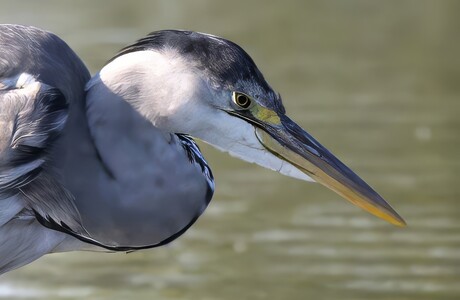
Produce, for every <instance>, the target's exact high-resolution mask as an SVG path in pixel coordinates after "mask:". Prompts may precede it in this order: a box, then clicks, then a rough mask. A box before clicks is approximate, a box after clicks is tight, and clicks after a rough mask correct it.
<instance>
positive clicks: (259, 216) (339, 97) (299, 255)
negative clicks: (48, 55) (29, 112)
mask: <svg viewBox="0 0 460 300" xmlns="http://www.w3.org/2000/svg"><path fill="white" fill-rule="evenodd" d="M0 22H2V23H22V24H33V25H35V26H38V27H42V28H45V29H48V30H50V31H53V32H55V33H57V34H58V35H59V36H60V37H62V38H63V39H64V40H65V41H67V42H68V43H69V44H70V46H71V47H72V48H73V49H74V50H75V51H76V52H77V53H78V54H79V55H80V57H81V58H82V59H83V60H84V61H85V62H86V64H87V66H88V67H89V68H90V69H91V71H92V72H93V73H94V72H96V71H97V70H98V69H99V68H100V67H101V66H102V65H103V64H104V63H105V62H106V61H107V60H108V59H109V58H110V57H111V56H112V55H113V54H114V53H115V52H116V51H117V50H118V49H119V48H121V47H122V46H124V45H126V44H128V43H131V42H133V41H134V40H135V39H137V38H140V37H142V36H143V35H145V34H146V33H148V32H150V31H154V30H159V29H166V28H179V29H189V30H197V31H202V32H207V33H212V34H216V35H220V36H224V37H226V38H228V39H230V40H233V41H235V42H236V43H238V44H240V45H241V46H242V47H243V48H244V49H246V50H247V51H248V52H249V54H250V55H251V56H252V57H253V58H254V60H255V61H256V63H257V64H258V65H259V67H260V69H261V70H262V72H263V73H264V74H265V76H266V78H267V80H268V81H269V82H270V84H271V85H272V86H273V87H274V88H275V89H276V90H277V91H278V92H280V93H281V94H282V96H283V101H284V104H285V106H286V109H287V112H288V114H289V115H290V116H291V117H292V118H293V119H294V120H296V121H297V122H298V123H299V124H300V125H302V126H303V127H304V128H305V129H306V130H307V131H309V132H310V133H311V134H312V135H314V136H315V137H316V138H318V139H319V140H320V141H321V142H322V143H323V144H324V145H326V146H327V147H328V148H329V149H330V150H331V151H332V152H333V153H335V154H336V155H337V156H338V157H340V158H341V159H342V160H343V161H344V162H345V163H347V164H348V165H349V166H350V167H352V168H353V169H354V170H355V171H356V172H357V173H358V174H360V175H361V176H362V177H363V178H364V179H365V180H366V181H368V183H370V184H371V185H372V186H373V187H374V188H375V189H376V190H377V191H379V192H380V193H381V194H382V195H383V196H384V197H385V198H386V199H387V200H388V201H389V202H390V203H391V204H392V205H393V206H394V207H395V208H396V209H397V211H398V212H399V213H400V214H401V215H402V216H404V217H405V218H406V220H407V222H408V224H409V226H408V227H407V228H405V229H400V228H396V227H393V226H391V225H389V224H386V223H384V222H383V221H380V220H378V219H376V218H374V217H372V216H370V215H368V214H366V213H364V212H363V211H361V210H359V209H357V208H355V207H353V206H352V205H350V204H349V203H346V201H344V200H342V199H340V197H339V196H337V195H335V194H334V193H332V192H330V191H329V190H327V189H325V188H323V187H321V186H320V185H317V184H310V183H305V182H301V181H296V180H294V179H290V178H287V177H283V176H281V175H279V174H277V173H274V172H271V171H268V170H265V169H262V168H259V167H257V166H254V165H251V164H247V163H244V162H240V161H239V160H236V159H233V158H231V157H229V156H227V155H225V154H222V153H220V152H218V151H216V150H214V149H212V148H210V147H209V146H206V145H203V146H202V150H203V152H204V154H205V156H206V157H207V158H208V161H209V163H210V164H211V166H212V167H213V171H214V175H215V177H216V189H217V190H216V193H215V196H214V199H213V201H212V202H211V205H210V207H209V208H208V210H207V211H206V213H205V214H204V215H203V216H202V217H201V218H200V219H199V221H198V222H197V224H196V225H195V226H194V227H192V229H191V230H190V231H188V232H187V233H186V234H185V235H184V236H183V237H181V238H180V239H179V240H177V241H175V242H173V243H172V244H171V245H169V246H167V247H163V248H159V249H155V250H150V251H143V252H138V253H131V254H98V253H82V252H75V253H65V254H57V255H49V256H47V257H45V258H43V259H40V260H39V261H37V262H34V263H32V264H31V265H29V266H27V267H25V268H22V269H20V270H17V271H14V272H11V273H9V274H7V275H6V276H3V277H1V278H0V298H2V299H30V298H33V299H141V300H142V299H199V300H214V299H240V300H244V299H251V300H255V299H290V300H297V299H350V300H352V299H353V300H359V299H363V300H364V299H374V300H380V299H397V300H398V299H401V300H402V299H417V300H422V299H430V300H431V299H460V285H459V283H460V203H459V201H460V180H459V174H460V155H459V146H460V117H459V113H460V59H459V55H460V2H459V1H355V0H353V1H340V0H337V1H242V0H238V1H235V0H233V1H212V0H201V1H166V0H165V1H119V0H117V1H108V0H104V1H102V0H98V1H45V0H42V1H1V0H0Z"/></svg>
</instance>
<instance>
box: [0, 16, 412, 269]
mask: <svg viewBox="0 0 460 300" xmlns="http://www.w3.org/2000/svg"><path fill="white" fill-rule="evenodd" d="M0 124H1V131H0V274H2V273H5V272H8V271H11V270H13V269H16V268H19V267H21V266H24V265H26V264H28V263H30V262H32V261H34V260H36V259H38V258H40V257H41V256H43V255H45V254H48V253H55V252H65V251H75V250H90V251H107V252H113V251H125V252H129V251H135V250H140V249H147V248H154V247H158V246H161V245H165V244H167V243H169V242H171V241H173V240H174V239H176V238H177V237H179V236H180V235H182V234H183V233H184V232H185V231H186V230H187V229H188V228H190V226H192V224H193V223H194V222H195V221H196V220H197V219H198V217H199V216H200V215H201V214H202V213H203V211H204V210H205V208H206V207H207V206H208V204H209V202H210V200H211V198H212V196H213V192H214V177H213V174H212V171H211V169H210V167H209V165H208V163H207V162H206V160H205V158H204V157H203V155H202V153H201V151H200V149H199V147H198V145H197V144H196V142H195V139H197V140H201V141H203V142H205V143H208V144H210V145H212V146H214V147H215V148H217V149H219V150H221V151H224V152H227V153H229V154H230V155H232V156H234V157H237V158H240V159H242V160H245V161H248V162H251V163H255V164H258V165H260V166H262V167H265V168H268V169H271V170H274V171H276V172H279V173H281V174H283V175H286V176H290V177H293V178H297V179H301V180H305V181H315V182H318V183H321V184H322V185H324V186H326V187H328V188H329V189H331V190H333V191H334V192H336V193H338V194H339V195H341V196H342V197H343V198H345V199H347V200H349V201H350V202H352V203H353V204H355V205H357V206H358V207H361V208H362V209H364V210H366V211H368V212H370V213H372V214H374V215H375V216H377V217H380V218H382V219H384V220H386V221H388V222H390V223H392V224H394V225H398V226H404V225H405V221H404V220H403V218H401V217H400V216H399V215H398V214H397V213H396V211H395V210H394V209H393V208H392V207H391V206H390V205H389V204H388V203H387V202H386V201H385V200H384V199H383V198H382V197H381V196H380V195H379V194H378V193H377V192H375V191H374V190H373V189H372V188H371V187H370V186H369V185H368V184H366V183H365V182H364V181H363V180H362V179H361V178H360V177H358V175H356V174H355V173H354V172H353V171H352V170H351V169H350V168H348V167H347V166H346V165H345V164H343V163H342V162H341V161H340V160H339V159H338V158H336V157H335V156H334V155H333V154H332V153H331V152H330V151H328V150H327V149H326V148H325V147H324V146H322V145H321V144H320V143H319V142H318V141H317V140H316V139H315V138H313V137H312V136H311V135H310V134H309V133H307V132H306V131H305V130H303V129H302V128H301V127H300V126H299V125H297V124H296V123H295V122H294V121H292V120H291V119H290V118H289V117H288V116H287V115H286V111H285V108H284V106H283V103H282V99H281V96H280V94H279V93H276V92H275V91H274V89H273V88H272V87H271V86H270V85H269V84H268V83H267V81H266V80H265V79H264V76H263V75H262V73H261V72H260V71H259V69H258V67H257V66H256V64H255V63H254V61H253V60H252V58H251V57H250V56H249V55H248V54H247V53H246V52H245V51H244V50H243V49H242V48H241V47H240V46H238V45H237V44H235V43H233V42H231V41H229V40H226V39H224V38H221V37H218V36H214V35H210V34H205V33H199V32H193V31H182V30H161V31H156V32H152V33H150V34H148V35H147V36H145V37H144V38H141V39H139V40H137V41H136V42H134V43H133V44H131V45H129V46H127V47H125V48H123V49H122V50H121V51H120V52H118V54H116V55H115V56H114V57H113V58H112V59H110V60H109V61H108V63H107V64H106V65H105V66H104V67H103V68H102V69H101V70H100V71H99V72H98V73H97V74H95V75H94V76H93V77H91V76H90V73H89V71H88V69H87V68H86V67H85V65H84V63H83V62H82V61H81V60H80V58H79V57H78V56H77V55H76V54H75V52H74V51H72V50H71V48H70V47H69V46H68V45H67V44H66V43H65V42H64V41H63V40H62V39H60V38H59V37H57V36H56V35H55V34H53V33H51V32H48V31H45V30H42V29H39V28H36V27H32V26H23V25H13V24H5V25H0Z"/></svg>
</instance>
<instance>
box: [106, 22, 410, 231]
mask: <svg viewBox="0 0 460 300" xmlns="http://www.w3.org/2000/svg"><path fill="white" fill-rule="evenodd" d="M99 80H101V81H102V82H103V83H104V84H105V85H106V86H107V87H109V89H110V90H111V92H113V93H115V94H118V95H120V96H122V97H123V98H124V99H125V100H126V101H128V102H129V103H130V104H131V105H132V106H133V107H134V108H135V109H137V110H138V111H139V112H140V113H141V114H142V115H144V117H146V118H147V119H149V120H150V121H151V122H152V123H153V124H154V125H155V126H157V127H158V128H161V129H163V130H165V131H169V132H174V133H183V134H188V135H191V136H193V137H195V138H198V139H201V140H202V141H204V142H206V143H209V144H211V145H213V146H214V147H216V148H218V149H220V150H222V151H225V152H228V153H229V154H231V155H233V156H236V157H238V158H240V159H243V160H245V161H249V162H252V163H256V164H258V165H260V166H263V167H266V168H269V169H272V170H275V171H277V172H279V173H281V174H284V175H287V176H291V177H295V178H298V179H302V180H309V181H311V180H313V181H316V182H318V183H321V184H322V185H324V186H326V187H328V188H329V189H331V190H333V191H334V192H336V193H338V194H339V195H341V196H342V197H343V198H345V199H347V200H348V201H350V202H352V203H353V204H355V205H356V206H359V207H361V208H362V209H364V210H366V211H368V212H370V213H372V214H374V215H375V216H377V217H379V218H382V219H384V220H386V221H388V222H390V223H392V224H395V225H398V226H404V225H405V222H404V220H403V219H402V218H401V217H400V216H399V215H398V214H397V213H396V211H395V210H393V208H392V207H391V206H390V205H389V204H388V203H387V202H386V201H385V200H384V199H383V198H382V197H381V196H380V195H379V194H378V193H377V192H375V191H374V190H373V189H372V188H371V187H370V186H369V185H368V184H366V183H365V182H364V181H363V180H362V179H361V178H360V177H359V176H358V175H356V174H355V173H354V172H353V171H352V170H351V169H350V168H348V167H347V166H346V165H345V164H343V163H342V162H341V161H340V160H339V159H338V158H336V157H335V156H334V155H333V154H332V153H331V152H330V151H328V150H327V149H326V148H325V147H324V146H322V145H321V144H320V143H319V142H318V141H317V140H316V139H315V138H313V137H312V136H311V135H310V134H309V133H307V132H306V131H305V130H303V129H302V128H301V127H300V126H299V125H297V124H296V123H295V122H294V121H292V120H291V119H290V118H289V117H288V116H287V115H286V111H285V108H284V106H283V104H282V101H281V96H280V95H279V94H278V93H276V92H275V91H274V90H273V89H272V88H271V87H270V85H269V84H268V83H267V82H266V80H265V79H264V77H263V75H262V73H261V72H260V71H259V69H258V68H257V66H256V65H255V63H254V61H253V60H252V59H251V57H250V56H249V55H248V54H247V53H246V52H245V51H244V50H243V49H242V48H241V47H239V46H238V45H236V44H235V43H233V42H230V41H228V40H226V39H223V38H220V37H216V36H212V35H208V34H203V33H197V32H189V31H176V30H167V31H158V32H153V33H151V34H149V35H148V36H147V37H145V38H143V39H141V40H139V41H137V42H136V43H135V44H133V45H130V46H128V47H126V48H124V49H123V50H121V51H120V53H119V54H118V55H117V56H115V57H114V58H113V59H112V60H111V61H110V62H109V64H107V65H106V67H104V68H103V69H102V70H101V72H100V74H99Z"/></svg>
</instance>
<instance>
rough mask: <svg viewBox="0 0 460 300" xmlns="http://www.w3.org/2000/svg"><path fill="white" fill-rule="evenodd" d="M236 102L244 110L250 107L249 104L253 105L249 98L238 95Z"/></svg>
mask: <svg viewBox="0 0 460 300" xmlns="http://www.w3.org/2000/svg"><path fill="white" fill-rule="evenodd" d="M236 102H237V104H238V105H239V106H241V107H242V108H248V107H249V104H250V103H251V101H250V100H249V98H248V97H246V96H245V95H238V96H237V97H236Z"/></svg>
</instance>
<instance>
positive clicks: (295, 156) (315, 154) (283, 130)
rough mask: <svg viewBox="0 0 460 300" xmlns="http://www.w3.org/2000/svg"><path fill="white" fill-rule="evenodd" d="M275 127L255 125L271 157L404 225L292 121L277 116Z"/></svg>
mask: <svg viewBox="0 0 460 300" xmlns="http://www.w3.org/2000/svg"><path fill="white" fill-rule="evenodd" d="M278 117H279V122H277V123H278V124H270V125H266V126H264V125H265V124H263V123H262V124H261V123H259V122H258V125H259V126H258V127H256V135H257V137H258V139H259V140H260V142H261V143H262V144H263V145H264V146H265V147H266V148H267V149H268V150H269V151H271V152H272V153H273V154H275V155H277V156H278V157H280V158H282V159H284V160H286V161H288V162H290V163H291V164H293V165H295V166H296V167H297V168H298V169H299V170H301V171H302V172H304V173H306V174H307V175H308V176H310V177H312V178H313V179H314V180H315V181H317V182H319V183H321V184H323V185H324V186H326V187H328V188H329V189H331V190H333V191H334V192H336V193H337V194H339V195H341V196H342V197H343V198H345V199H347V200H348V201H350V202H351V203H353V204H355V205H356V206H359V207H361V208H362V209H364V210H366V211H368V212H370V213H371V214H373V215H375V216H377V217H379V218H381V219H383V220H386V221H388V222H390V223H392V224H394V225H397V226H405V225H406V222H405V221H404V220H403V218H401V216H399V215H398V213H396V211H395V210H394V209H393V208H392V207H391V206H390V205H389V204H388V203H387V202H386V201H385V200H384V199H383V198H382V197H381V196H380V195H379V194H377V192H375V191H374V190H373V189H372V188H371V187H370V186H369V185H368V184H367V183H366V182H364V181H363V180H362V179H361V178H360V177H359V176H358V175H356V174H355V173H354V172H353V171H352V170H351V169H350V168H348V167H347V166H346V165H345V164H343V163H342V162H341V161H340V160H339V159H338V158H336V157H335V156H334V155H333V154H332V153H331V152H329V151H328V150H327V149H326V148H325V147H324V146H322V145H321V144H320V143H319V142H318V141H316V140H315V139H314V138H313V137H312V136H311V135H310V134H308V133H307V132H306V131H304V130H303V129H302V128H301V127H300V126H298V125H297V124H296V123H295V122H293V121H292V120H291V119H289V118H288V117H287V116H285V115H279V116H278Z"/></svg>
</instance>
